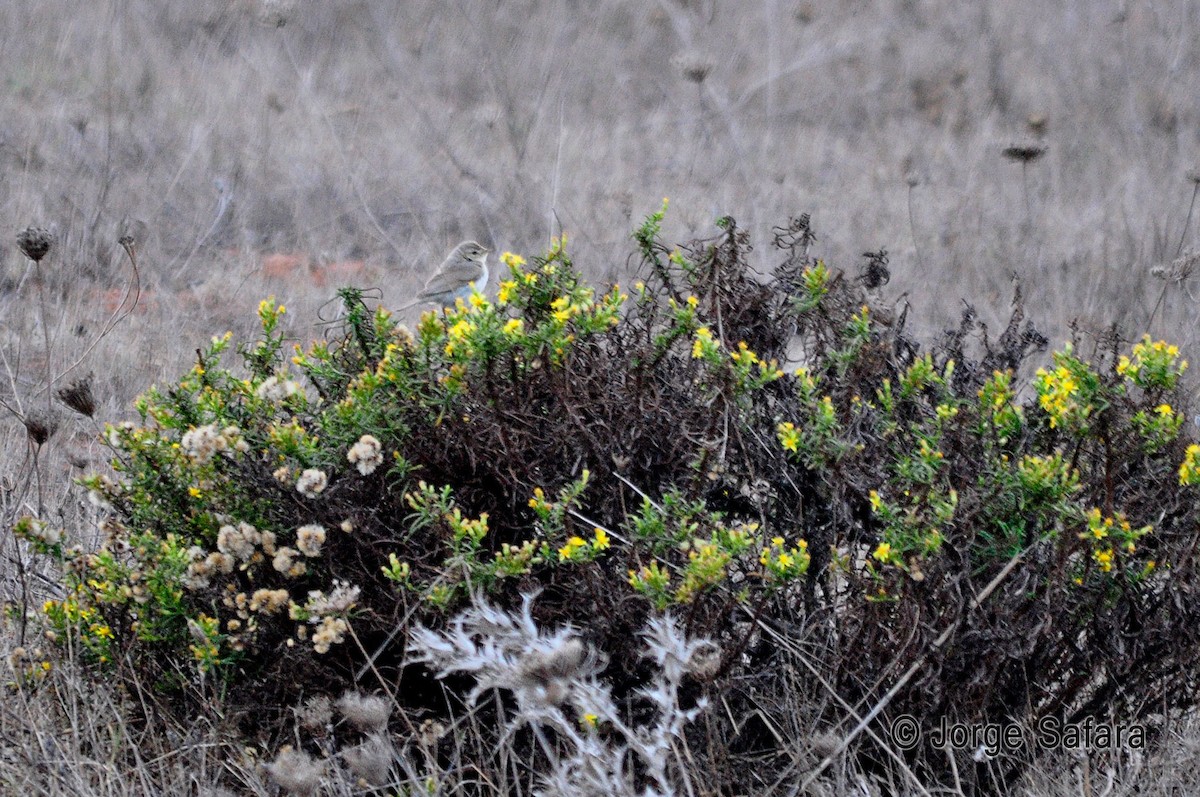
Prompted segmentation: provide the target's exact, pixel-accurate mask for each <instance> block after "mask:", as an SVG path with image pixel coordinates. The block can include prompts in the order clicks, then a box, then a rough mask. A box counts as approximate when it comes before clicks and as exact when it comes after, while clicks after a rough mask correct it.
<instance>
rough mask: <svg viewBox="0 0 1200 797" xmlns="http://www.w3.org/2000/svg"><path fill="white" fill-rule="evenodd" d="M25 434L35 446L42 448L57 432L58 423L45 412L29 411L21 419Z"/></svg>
mask: <svg viewBox="0 0 1200 797" xmlns="http://www.w3.org/2000/svg"><path fill="white" fill-rule="evenodd" d="M21 423H23V424H25V433H26V434H27V435H29V439H30V440H32V441H33V444H34V445H36V446H39V447H40V446H42V445H43V444H45V442H46V441H47V440H49V439H50V438H51V437H52V436H53V435H54V433H55V432H56V431H58V421H57V420H55V419H54V417H53V416H51V415H50V414H49V413H48V412H46V411H45V410H30V411H29V412H28V413H26V414H25V417H24V418H22V419H21Z"/></svg>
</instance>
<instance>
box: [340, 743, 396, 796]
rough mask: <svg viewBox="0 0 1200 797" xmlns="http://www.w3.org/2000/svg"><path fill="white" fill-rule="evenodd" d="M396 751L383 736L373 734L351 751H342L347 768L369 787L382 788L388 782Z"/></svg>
mask: <svg viewBox="0 0 1200 797" xmlns="http://www.w3.org/2000/svg"><path fill="white" fill-rule="evenodd" d="M395 755H396V750H395V748H394V747H392V743H391V741H390V740H389V739H388V738H387V737H386V736H384V735H383V734H378V733H373V734H371V735H370V736H368V737H367V738H366V740H365V741H363V743H362V744H359V745H355V746H354V747H351V748H350V749H349V750H344V751H342V758H343V759H344V760H345V762H346V766H347V767H348V768H349V769H350V771H351V772H353V773H354V774H355V775H356V776H357V777H358V778H360V779H361V780H362V781H363V782H364V783H365V784H366V785H368V786H375V787H378V786H382V785H384V784H385V783H387V782H388V776H389V774H390V773H391V769H392V759H393V758H394V757H395Z"/></svg>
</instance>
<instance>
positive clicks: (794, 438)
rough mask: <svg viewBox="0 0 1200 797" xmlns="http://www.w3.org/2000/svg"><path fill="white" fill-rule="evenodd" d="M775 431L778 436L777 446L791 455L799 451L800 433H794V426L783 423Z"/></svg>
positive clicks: (789, 423)
mask: <svg viewBox="0 0 1200 797" xmlns="http://www.w3.org/2000/svg"><path fill="white" fill-rule="evenodd" d="M775 431H776V434H777V435H778V436H779V445H781V446H783V448H784V449H786V450H787V451H791V452H792V453H793V454H795V453H797V452H798V451H799V448H800V433H799V432H797V431H796V424H794V423H791V422H784V423H781V424H779V426H778V427H777V428H776V430H775Z"/></svg>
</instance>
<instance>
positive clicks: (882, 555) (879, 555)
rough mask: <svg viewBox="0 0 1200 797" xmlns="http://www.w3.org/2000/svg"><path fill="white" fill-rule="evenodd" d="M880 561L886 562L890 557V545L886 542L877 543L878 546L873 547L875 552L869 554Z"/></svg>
mask: <svg viewBox="0 0 1200 797" xmlns="http://www.w3.org/2000/svg"><path fill="white" fill-rule="evenodd" d="M871 555H872V556H874V557H875V558H876V559H878V560H879V561H881V562H886V561H887V560H888V559H890V558H891V557H892V546H891V545H889V544H888V543H886V542H881V543H879V547H878V548H876V549H875V553H873V554H871Z"/></svg>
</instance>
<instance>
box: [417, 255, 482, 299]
mask: <svg viewBox="0 0 1200 797" xmlns="http://www.w3.org/2000/svg"><path fill="white" fill-rule="evenodd" d="M487 256H488V248H487V247H486V246H483V245H482V244H477V243H475V242H474V241H463V242H462V243H460V244H459V245H458V246H456V247H454V251H453V252H451V253H450V255H449V257H447V258H446V259H445V260H443V261H442V264H441V265H440V266H438V269H437V271H435V272H433V276H431V277H430V278H429V279H428V281H426V283H425V287H424V289H422V291H421V292H420V293H418V294H417V298H416V301H414V302H411V303H409V304H408V305H406V307H411V306H412V305H414V304H417V303H418V302H428V303H430V304H436V305H438V306H439V307H449V306H451V305H453V304H454V301H455V300H456V299H466V298H467V297H468V296H470V295H471V291H472V290H475V291H482V290H483V289H484V286H486V285H487V281H488V267H487Z"/></svg>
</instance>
